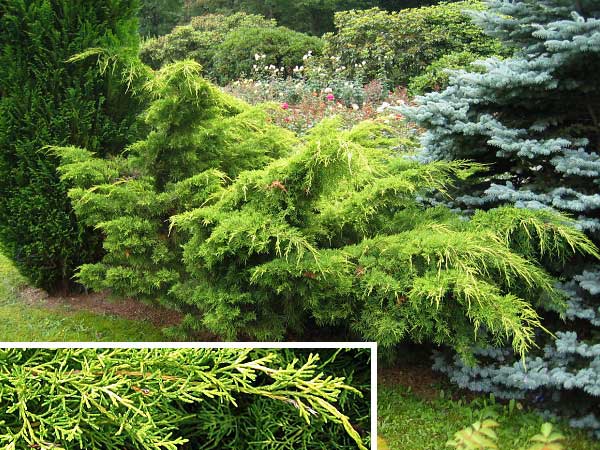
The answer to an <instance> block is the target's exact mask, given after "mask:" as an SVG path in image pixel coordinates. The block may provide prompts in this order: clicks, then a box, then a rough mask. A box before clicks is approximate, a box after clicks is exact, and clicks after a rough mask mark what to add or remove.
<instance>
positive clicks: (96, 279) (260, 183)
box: [57, 61, 598, 356]
mask: <svg viewBox="0 0 600 450" xmlns="http://www.w3.org/2000/svg"><path fill="white" fill-rule="evenodd" d="M199 73H200V68H199V67H198V66H197V65H196V64H195V63H192V62H189V61H187V62H180V63H176V64H174V65H171V66H167V67H165V68H164V69H162V70H161V71H160V72H158V73H157V74H156V78H155V79H154V80H152V81H151V82H149V83H148V89H149V90H150V91H151V92H152V93H153V94H154V97H155V100H154V102H153V103H152V104H151V106H150V107H149V109H148V111H147V112H146V116H145V117H146V121H147V123H148V124H149V125H150V127H151V131H150V133H149V135H148V137H147V138H146V139H144V140H142V141H139V142H137V143H136V144H134V145H132V146H131V147H130V149H129V152H128V153H126V154H125V155H123V156H121V157H119V158H114V159H112V160H107V161H100V160H98V159H96V158H95V157H94V156H93V155H92V154H91V153H89V152H86V151H84V150H79V149H72V148H70V149H57V152H58V153H59V155H61V158H62V166H61V168H60V171H61V173H62V178H63V180H64V181H65V182H68V183H69V184H70V185H72V186H73V188H72V189H71V190H70V196H71V199H72V200H73V205H74V209H75V211H76V212H77V214H78V215H79V216H80V217H81V220H84V221H85V222H86V223H87V224H88V225H91V226H96V227H98V228H100V229H102V230H103V231H104V233H105V241H104V247H105V250H106V251H107V254H106V256H105V257H104V258H103V260H102V261H101V262H100V263H99V264H95V265H87V266H83V267H82V268H81V269H80V272H79V279H80V280H81V281H82V282H83V283H84V284H86V285H88V286H90V287H92V288H95V289H101V288H111V289H112V290H113V292H115V293H116V294H118V295H129V296H135V297H138V298H146V299H153V300H157V299H158V300H161V301H163V302H165V303H168V304H170V305H172V306H175V307H177V308H179V309H181V310H183V311H185V312H186V313H187V318H186V323H185V324H186V326H190V327H192V328H208V329H210V330H211V331H213V332H215V333H218V334H220V335H221V336H223V337H225V338H227V339H234V338H236V337H240V336H249V337H252V338H255V339H262V340H270V339H282V338H284V336H285V335H286V334H287V333H291V332H302V331H303V330H305V329H306V328H305V327H307V326H312V325H314V324H316V325H318V326H321V327H331V328H332V329H335V330H336V332H341V333H343V335H344V336H345V337H349V336H357V337H360V338H362V339H369V340H375V341H377V342H378V343H379V344H380V345H382V346H386V347H391V346H394V345H396V344H397V343H399V342H401V341H402V340H404V339H412V340H415V341H431V342H435V343H437V344H444V345H449V346H452V347H453V348H455V349H456V350H458V351H459V352H461V353H463V354H464V355H465V356H467V355H468V353H469V350H468V349H469V347H470V346H471V344H472V343H473V342H474V340H477V341H478V342H480V343H485V342H493V343H499V342H504V341H508V342H510V343H512V345H513V347H514V349H515V351H516V352H518V353H520V354H524V353H525V352H526V351H527V350H528V349H529V348H530V347H531V345H532V342H533V336H534V333H535V331H536V329H538V328H540V327H541V324H540V321H539V317H538V316H537V314H536V312H535V310H534V306H535V305H537V304H538V303H539V302H544V303H545V304H546V305H547V306H550V307H553V308H554V309H556V310H561V309H562V308H563V307H564V305H563V299H562V297H561V295H560V294H559V293H558V292H557V291H555V289H554V287H553V282H554V281H553V279H552V277H551V276H550V275H549V274H548V273H546V272H545V271H544V270H543V269H542V268H541V267H540V265H539V264H538V263H539V261H540V259H541V258H548V257H549V258H555V259H557V260H561V259H562V260H565V258H567V257H569V256H571V255H573V254H574V253H588V254H592V255H595V256H598V254H597V251H596V249H595V247H594V246H593V245H592V244H591V242H590V241H589V240H588V239H587V238H586V237H585V236H584V235H583V234H582V233H580V232H578V231H576V230H575V229H574V228H573V227H572V223H571V221H570V220H569V219H567V218H565V217H563V216H560V215H556V214H549V213H542V212H538V213H535V212H530V211H526V210H520V209H515V208H499V209H494V210H491V211H489V212H481V213H478V214H477V215H476V216H475V218H474V219H473V220H471V221H465V220H462V219H461V218H460V217H459V216H457V215H456V214H454V213H452V212H451V211H450V210H448V209H446V208H443V207H439V206H438V207H431V206H429V205H427V204H425V203H424V202H423V201H422V200H421V199H422V198H424V197H425V196H426V195H427V194H430V193H431V192H438V193H444V192H445V191H446V189H447V188H448V187H449V186H451V185H452V183H453V182H454V181H456V180H457V179H460V178H465V177H468V176H469V175H471V174H472V173H474V172H476V171H480V170H482V167H480V166H477V165H474V164H469V163H466V162H463V161H455V162H435V163H430V164H420V163H418V162H416V161H413V160H411V159H408V158H406V157H405V156H406V155H403V154H400V152H399V151H398V150H396V147H395V145H396V141H395V138H394V135H393V134H392V133H390V132H389V130H388V129H387V128H386V126H385V124H382V123H376V122H371V121H366V122H363V123H360V124H358V125H356V126H354V127H353V128H351V129H347V128H345V127H343V126H342V123H341V121H340V120H338V119H336V118H333V119H328V120H324V121H323V122H322V123H321V124H319V125H318V126H316V127H315V128H314V129H313V130H311V132H310V133H309V134H308V135H307V136H305V137H303V138H302V139H299V138H296V137H294V136H292V135H290V134H289V133H288V132H286V131H285V130H283V129H281V128H278V127H275V126H273V125H272V124H270V123H269V120H268V117H267V116H266V115H264V113H263V110H262V109H261V108H250V107H248V106H247V105H245V104H243V103H241V102H240V101H238V100H234V99H232V98H231V97H228V96H226V95H225V94H222V93H221V92H219V91H218V90H217V89H216V88H214V87H213V86H212V85H210V84H209V83H208V82H206V81H205V80H203V79H202V78H201V77H200V76H199Z"/></svg>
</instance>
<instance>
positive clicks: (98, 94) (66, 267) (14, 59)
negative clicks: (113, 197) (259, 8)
mask: <svg viewBox="0 0 600 450" xmlns="http://www.w3.org/2000/svg"><path fill="white" fill-rule="evenodd" d="M136 14H137V1H136V0H110V1H108V2H101V3H99V2H95V1H91V0H74V1H73V0H68V1H67V0H65V1H58V0H57V1H45V0H32V1H23V0H6V1H3V2H1V3H0V30H2V32H1V33H0V67H2V70H0V242H1V246H2V248H3V252H6V254H7V255H8V256H10V257H11V258H12V259H13V260H14V261H15V262H16V263H17V265H18V266H19V268H20V269H21V270H22V271H23V273H24V274H25V275H27V276H28V277H30V279H31V281H33V283H35V284H36V285H39V286H42V287H45V288H48V289H54V288H56V287H57V286H59V285H62V286H65V285H66V284H67V283H68V281H69V279H70V278H71V276H72V272H73V270H74V268H76V267H77V266H79V265H81V264H82V263H83V262H86V261H89V260H93V259H94V258H95V257H96V253H97V251H98V242H97V239H96V237H95V236H94V235H93V234H91V233H90V232H89V231H88V230H86V229H85V228H84V227H83V226H82V225H81V224H80V223H78V222H77V220H76V219H75V216H74V215H73V214H72V212H71V207H70V204H69V199H68V198H67V196H66V191H65V188H64V186H63V185H62V183H61V182H60V181H59V179H58V175H57V173H56V164H57V160H56V158H54V157H53V156H51V155H49V154H47V153H46V152H44V151H43V147H44V146H46V145H49V144H62V145H65V144H75V145H79V146H84V147H86V148H89V149H91V150H97V151H98V152H99V154H106V153H112V152H117V151H118V150H120V149H122V148H123V146H124V145H125V144H127V142H128V141H130V139H131V136H132V135H134V134H135V131H136V129H135V127H132V123H133V119H134V115H135V114H134V113H135V110H136V104H135V103H134V102H132V101H131V98H130V95H129V94H128V93H125V88H124V87H123V86H122V85H121V82H120V79H119V78H118V77H116V76H115V77H113V76H112V74H111V73H106V74H104V75H101V74H99V73H98V70H97V68H96V67H95V62H94V61H93V60H88V61H80V62H77V63H68V62H67V60H68V59H69V58H70V57H71V56H73V55H74V54H76V53H79V52H81V51H83V50H85V49H87V48H88V47H107V48H114V47H120V46H122V47H129V48H132V49H133V51H135V50H136V48H137V44H138V43H137V32H136V26H137V18H136Z"/></svg>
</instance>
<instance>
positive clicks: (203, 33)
mask: <svg viewBox="0 0 600 450" xmlns="http://www.w3.org/2000/svg"><path fill="white" fill-rule="evenodd" d="M275 26H276V23H275V21H274V20H268V19H265V18H264V17H262V16H258V15H252V14H245V13H237V14H233V15H230V16H226V15H222V14H208V15H206V16H200V17H194V18H192V20H191V21H190V23H189V24H188V25H184V26H178V27H175V28H174V29H173V31H172V32H171V33H169V34H167V35H165V36H161V37H158V38H153V39H148V40H146V41H145V42H144V43H143V44H142V48H141V50H140V58H141V59H142V61H144V62H145V63H146V64H148V65H149V66H150V67H152V68H154V69H159V68H161V67H162V66H164V65H165V64H169V63H172V62H174V61H181V60H184V59H192V60H194V61H196V62H198V63H199V64H200V65H201V66H202V67H203V69H204V73H205V74H206V76H207V77H211V78H214V77H215V76H216V72H215V69H214V61H213V59H214V56H215V53H216V52H217V50H218V48H219V46H220V45H221V44H222V43H223V41H224V40H225V37H226V36H227V34H228V33H229V32H231V31H233V30H236V29H238V28H274V27H275ZM254 53H256V52H254ZM254 53H251V54H247V55H244V59H246V60H247V59H250V58H253V57H254Z"/></svg>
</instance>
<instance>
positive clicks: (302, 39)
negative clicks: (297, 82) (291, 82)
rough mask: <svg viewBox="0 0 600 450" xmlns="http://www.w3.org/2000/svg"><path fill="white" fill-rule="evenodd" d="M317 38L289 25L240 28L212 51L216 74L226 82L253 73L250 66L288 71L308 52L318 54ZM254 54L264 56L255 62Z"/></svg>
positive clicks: (220, 80)
mask: <svg viewBox="0 0 600 450" xmlns="http://www.w3.org/2000/svg"><path fill="white" fill-rule="evenodd" d="M322 45H323V44H322V42H321V40H320V39H319V38H316V37H312V36H308V35H306V34H303V33H298V32H296V31H292V30H290V29H289V28H284V27H277V28H240V29H237V30H234V31H232V32H231V33H228V34H227V36H226V37H225V40H224V41H223V43H222V44H221V45H219V47H218V49H217V51H216V54H215V64H214V68H215V77H216V79H217V81H218V82H220V83H222V84H225V83H227V82H228V81H232V80H236V79H238V78H240V77H242V76H244V75H246V76H250V77H251V76H252V72H253V66H257V67H258V64H261V65H262V66H270V65H273V66H275V67H277V68H280V69H281V68H283V69H284V71H285V72H286V73H289V74H291V73H292V69H293V68H294V67H295V66H300V65H302V64H303V56H304V55H305V54H307V53H308V52H309V51H312V52H313V53H314V54H315V55H318V54H320V53H321V48H322ZM255 55H265V58H262V59H260V60H258V61H257V59H256V58H255Z"/></svg>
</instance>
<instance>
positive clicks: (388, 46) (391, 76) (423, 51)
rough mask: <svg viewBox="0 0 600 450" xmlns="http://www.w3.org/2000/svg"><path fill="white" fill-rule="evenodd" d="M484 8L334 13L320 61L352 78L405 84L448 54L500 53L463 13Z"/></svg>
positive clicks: (459, 5) (472, 3) (469, 0)
mask: <svg viewBox="0 0 600 450" xmlns="http://www.w3.org/2000/svg"><path fill="white" fill-rule="evenodd" d="M483 7H484V6H483V3H482V2H481V1H478V0H466V1H461V2H455V3H440V4H439V5H434V6H429V7H422V8H414V9H405V10H402V11H399V12H392V13H389V12H386V11H382V10H380V9H377V8H373V9H369V10H365V11H360V10H351V11H342V12H338V13H336V15H335V25H336V32H335V33H328V34H325V35H324V36H323V39H324V41H325V48H324V50H323V54H324V59H325V60H327V59H334V60H336V61H335V62H336V64H335V65H336V67H337V66H339V65H341V66H343V67H345V71H346V73H347V75H348V76H349V77H351V78H354V77H357V76H358V77H362V78H363V79H367V80H370V79H380V80H387V81H388V82H389V83H391V84H394V85H397V84H402V85H406V84H407V83H408V82H409V81H410V79H411V78H412V77H414V76H417V75H419V74H421V73H422V72H423V71H424V70H425V69H426V68H427V66H429V64H431V63H433V62H434V61H436V60H437V59H439V58H441V57H442V56H444V55H447V54H448V53H452V52H460V51H469V52H471V53H473V54H475V55H478V56H488V55H494V54H497V53H502V52H503V49H502V47H501V46H500V43H499V42H498V41H497V40H496V39H493V38H490V37H488V36H486V35H485V34H484V33H483V30H482V29H481V28H480V27H479V26H477V25H476V24H474V23H473V22H472V20H471V18H470V17H469V16H468V15H467V14H466V13H465V11H466V10H472V9H474V10H481V9H483Z"/></svg>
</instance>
